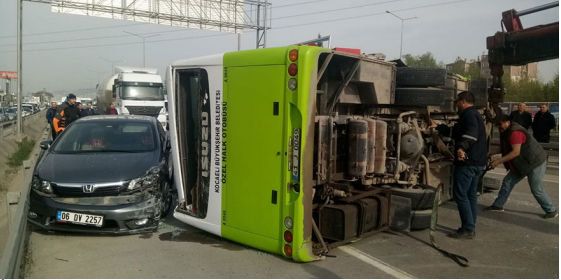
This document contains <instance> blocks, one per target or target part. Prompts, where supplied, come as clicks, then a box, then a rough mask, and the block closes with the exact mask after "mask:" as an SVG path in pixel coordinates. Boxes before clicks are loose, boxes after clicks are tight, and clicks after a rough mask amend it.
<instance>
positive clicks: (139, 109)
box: [125, 106, 162, 118]
mask: <svg viewBox="0 0 561 280" xmlns="http://www.w3.org/2000/svg"><path fill="white" fill-rule="evenodd" d="M125 108H127V110H128V111H129V114H131V115H143V116H150V117H154V118H157V117H158V115H159V114H160V111H162V106H125Z"/></svg>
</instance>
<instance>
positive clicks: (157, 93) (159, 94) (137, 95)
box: [121, 86, 164, 100]
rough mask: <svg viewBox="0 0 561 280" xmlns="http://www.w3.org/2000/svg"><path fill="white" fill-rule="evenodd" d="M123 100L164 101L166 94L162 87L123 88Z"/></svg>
mask: <svg viewBox="0 0 561 280" xmlns="http://www.w3.org/2000/svg"><path fill="white" fill-rule="evenodd" d="M121 98H123V99H154V100H164V92H163V90H162V87H148V86H121Z"/></svg>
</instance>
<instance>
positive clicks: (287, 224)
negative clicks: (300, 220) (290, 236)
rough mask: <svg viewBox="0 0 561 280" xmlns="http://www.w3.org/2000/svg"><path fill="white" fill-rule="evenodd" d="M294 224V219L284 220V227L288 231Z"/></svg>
mask: <svg viewBox="0 0 561 280" xmlns="http://www.w3.org/2000/svg"><path fill="white" fill-rule="evenodd" d="M292 224H293V222H292V218H291V217H286V218H284V226H285V227H286V228H287V229H292Z"/></svg>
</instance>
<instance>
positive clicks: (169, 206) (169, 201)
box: [160, 182, 173, 218]
mask: <svg viewBox="0 0 561 280" xmlns="http://www.w3.org/2000/svg"><path fill="white" fill-rule="evenodd" d="M160 201H161V204H160V206H161V207H160V217H161V218H165V217H167V216H168V215H169V213H171V211H173V193H172V191H171V188H170V184H169V182H164V187H163V189H162V199H161V200H160Z"/></svg>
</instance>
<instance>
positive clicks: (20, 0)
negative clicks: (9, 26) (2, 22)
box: [16, 0, 23, 139]
mask: <svg viewBox="0 0 561 280" xmlns="http://www.w3.org/2000/svg"><path fill="white" fill-rule="evenodd" d="M22 16H23V0H18V32H17V34H18V44H17V45H18V50H17V52H18V62H17V68H18V70H17V71H18V77H17V79H18V86H17V90H18V101H17V102H18V109H17V110H18V111H17V113H16V118H17V121H16V138H17V139H21V138H22V135H21V133H22V119H21V117H22V112H21V95H22V86H23V82H22V80H23V75H22V71H21V68H22V65H21V64H22V58H21V57H22V46H21V45H22V41H23V40H22V38H23V34H22V30H23V18H22Z"/></svg>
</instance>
